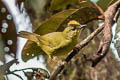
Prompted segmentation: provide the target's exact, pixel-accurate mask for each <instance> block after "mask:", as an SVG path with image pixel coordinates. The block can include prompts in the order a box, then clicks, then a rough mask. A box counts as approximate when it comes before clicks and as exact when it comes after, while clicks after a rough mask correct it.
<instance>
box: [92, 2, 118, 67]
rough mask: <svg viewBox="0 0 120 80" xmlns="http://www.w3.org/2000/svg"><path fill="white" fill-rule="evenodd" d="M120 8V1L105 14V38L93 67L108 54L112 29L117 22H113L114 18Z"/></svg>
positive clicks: (102, 40) (95, 57)
mask: <svg viewBox="0 0 120 80" xmlns="http://www.w3.org/2000/svg"><path fill="white" fill-rule="evenodd" d="M119 6H120V0H118V1H117V2H115V3H114V4H113V5H111V6H110V7H109V8H108V9H107V10H106V11H105V14H104V15H105V21H104V24H105V27H104V29H103V38H102V39H101V42H100V45H99V48H98V51H97V53H96V55H95V56H94V58H93V59H94V60H93V62H92V67H95V66H96V65H97V64H98V63H99V62H100V61H101V60H102V59H103V58H104V56H105V55H106V54H107V52H108V50H109V46H110V43H111V40H112V30H111V27H112V25H113V24H114V23H115V21H113V18H114V17H115V15H116V12H117V10H118V8H119ZM116 18H117V17H116Z"/></svg>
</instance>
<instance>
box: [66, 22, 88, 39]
mask: <svg viewBox="0 0 120 80" xmlns="http://www.w3.org/2000/svg"><path fill="white" fill-rule="evenodd" d="M84 26H86V25H81V24H80V23H79V22H77V21H76V20H71V21H69V22H68V24H67V27H66V28H65V30H64V34H66V35H67V36H69V37H74V36H75V35H77V34H78V33H80V31H81V30H82V28H83V27H84Z"/></svg>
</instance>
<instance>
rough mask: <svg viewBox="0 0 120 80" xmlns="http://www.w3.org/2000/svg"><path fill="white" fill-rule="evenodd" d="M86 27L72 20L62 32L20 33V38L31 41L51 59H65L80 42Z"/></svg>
mask: <svg viewBox="0 0 120 80" xmlns="http://www.w3.org/2000/svg"><path fill="white" fill-rule="evenodd" d="M85 26H86V25H81V24H80V23H79V22H78V21H76V20H70V21H69V22H68V24H67V27H66V28H65V29H64V30H63V31H61V32H51V33H47V34H44V35H39V34H36V33H32V32H27V31H20V32H19V34H18V36H19V37H22V38H26V39H28V40H31V41H33V42H35V43H37V45H38V46H39V47H40V48H41V49H42V50H43V51H44V52H45V53H46V54H47V55H48V56H49V58H53V57H54V56H56V57H62V56H63V57H64V56H66V55H67V54H69V53H70V52H71V51H72V50H73V48H74V47H75V45H76V44H77V42H78V36H79V35H80V33H81V31H82V30H83V28H84V27H85Z"/></svg>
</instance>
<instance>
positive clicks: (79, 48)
mask: <svg viewBox="0 0 120 80" xmlns="http://www.w3.org/2000/svg"><path fill="white" fill-rule="evenodd" d="M103 27H104V24H103V25H102V26H100V27H98V28H97V29H96V30H95V31H94V32H93V33H91V34H90V35H89V36H88V37H87V38H86V39H84V40H83V41H82V42H80V43H79V44H77V45H76V47H75V48H74V49H73V51H72V52H71V54H70V55H68V56H67V57H66V59H65V62H67V63H68V62H69V61H70V60H71V59H72V58H73V57H74V56H75V55H76V54H77V53H78V52H79V51H80V50H81V49H82V48H83V47H85V46H86V45H87V44H88V43H89V42H90V41H91V40H92V39H93V38H94V37H95V36H96V35H98V33H100V32H101V31H102V29H103ZM64 67H65V64H63V65H60V66H58V68H57V69H56V70H55V72H53V73H52V74H51V76H50V79H49V80H55V78H56V76H57V75H58V74H59V73H60V72H61V71H62V70H63V69H64Z"/></svg>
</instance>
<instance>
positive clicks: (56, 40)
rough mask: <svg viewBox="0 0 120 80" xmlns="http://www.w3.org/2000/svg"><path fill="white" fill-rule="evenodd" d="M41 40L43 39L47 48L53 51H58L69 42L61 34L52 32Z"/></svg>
mask: <svg viewBox="0 0 120 80" xmlns="http://www.w3.org/2000/svg"><path fill="white" fill-rule="evenodd" d="M41 38H43V39H45V41H46V42H48V43H47V44H49V45H48V46H49V47H51V48H53V49H58V48H60V47H63V46H65V45H68V43H69V40H66V39H65V38H64V36H63V35H62V33H61V32H53V33H49V34H46V35H44V36H42V37H41Z"/></svg>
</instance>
